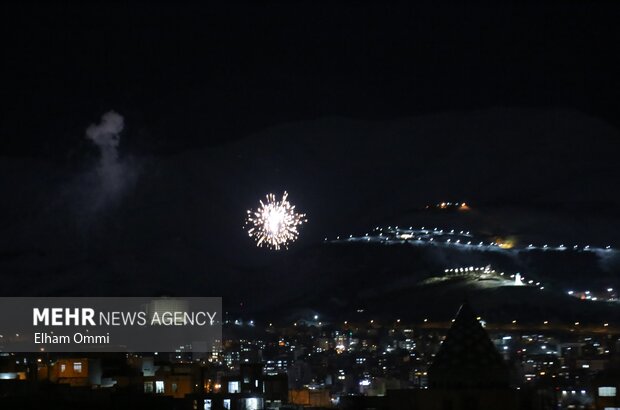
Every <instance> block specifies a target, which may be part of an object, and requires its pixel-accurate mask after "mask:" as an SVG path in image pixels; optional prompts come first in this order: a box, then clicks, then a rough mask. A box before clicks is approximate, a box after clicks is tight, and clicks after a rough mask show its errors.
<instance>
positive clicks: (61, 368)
mask: <svg viewBox="0 0 620 410" xmlns="http://www.w3.org/2000/svg"><path fill="white" fill-rule="evenodd" d="M65 370H67V366H66V365H64V364H61V365H60V373H64V372H65Z"/></svg>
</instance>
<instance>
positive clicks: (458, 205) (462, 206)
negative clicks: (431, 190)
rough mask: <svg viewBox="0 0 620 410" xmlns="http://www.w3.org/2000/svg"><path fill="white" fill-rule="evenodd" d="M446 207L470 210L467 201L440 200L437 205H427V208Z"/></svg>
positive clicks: (448, 208) (446, 208)
mask: <svg viewBox="0 0 620 410" xmlns="http://www.w3.org/2000/svg"><path fill="white" fill-rule="evenodd" d="M433 208H434V209H445V210H450V209H454V210H459V211H469V209H470V208H469V205H467V203H466V202H439V203H437V204H435V205H426V209H433Z"/></svg>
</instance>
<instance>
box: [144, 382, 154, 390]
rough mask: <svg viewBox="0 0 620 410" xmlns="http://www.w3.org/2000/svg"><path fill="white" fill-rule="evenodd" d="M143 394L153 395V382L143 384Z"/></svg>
mask: <svg viewBox="0 0 620 410" xmlns="http://www.w3.org/2000/svg"><path fill="white" fill-rule="evenodd" d="M144 392H145V393H153V382H144Z"/></svg>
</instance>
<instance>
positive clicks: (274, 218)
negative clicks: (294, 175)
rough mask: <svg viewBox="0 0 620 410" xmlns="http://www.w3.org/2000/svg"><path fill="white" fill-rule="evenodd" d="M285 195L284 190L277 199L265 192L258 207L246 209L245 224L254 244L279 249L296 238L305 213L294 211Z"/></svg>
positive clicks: (303, 221)
mask: <svg viewBox="0 0 620 410" xmlns="http://www.w3.org/2000/svg"><path fill="white" fill-rule="evenodd" d="M287 196H288V193H287V192H286V191H285V192H284V195H282V200H281V201H278V200H277V199H276V196H275V195H274V194H267V196H266V202H263V201H260V206H259V207H258V209H256V210H253V209H250V210H248V211H247V212H248V214H247V217H246V220H245V225H246V227H247V229H248V235H249V236H250V237H251V238H252V239H254V240H255V241H256V246H266V247H268V248H271V249H275V250H279V249H281V248H282V247H284V248H287V247H288V244H289V243H291V242H294V241H295V240H297V237H298V236H299V230H298V228H299V227H300V226H301V225H302V224H304V223H306V222H308V220H307V219H306V214H300V213H297V212H295V205H292V204H291V203H290V202H289V201H288V200H287V199H286V198H287Z"/></svg>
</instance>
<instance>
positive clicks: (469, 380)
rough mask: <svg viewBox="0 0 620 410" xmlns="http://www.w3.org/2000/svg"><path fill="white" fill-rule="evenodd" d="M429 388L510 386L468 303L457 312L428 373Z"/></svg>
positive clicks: (503, 366)
mask: <svg viewBox="0 0 620 410" xmlns="http://www.w3.org/2000/svg"><path fill="white" fill-rule="evenodd" d="M428 385H429V387H430V388H442V389H490V388H503V389H506V388H508V386H509V371H508V367H507V366H506V364H505V363H504V360H503V359H502V356H501V355H500V354H499V352H498V351H497V349H496V348H495V345H494V344H493V342H492V341H491V339H489V335H488V334H487V332H486V331H485V330H484V329H483V327H482V325H481V324H480V322H479V321H478V320H477V319H476V315H475V314H474V312H473V310H472V308H471V306H470V305H469V303H467V302H465V303H463V305H462V306H461V308H460V309H459V311H458V313H457V315H456V318H455V319H454V323H453V324H452V326H451V327H450V330H449V331H448V334H447V335H446V338H445V340H444V341H443V343H442V345H441V348H440V349H439V351H438V352H437V355H436V356H435V359H434V360H433V363H432V365H431V367H430V368H429V369H428Z"/></svg>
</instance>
